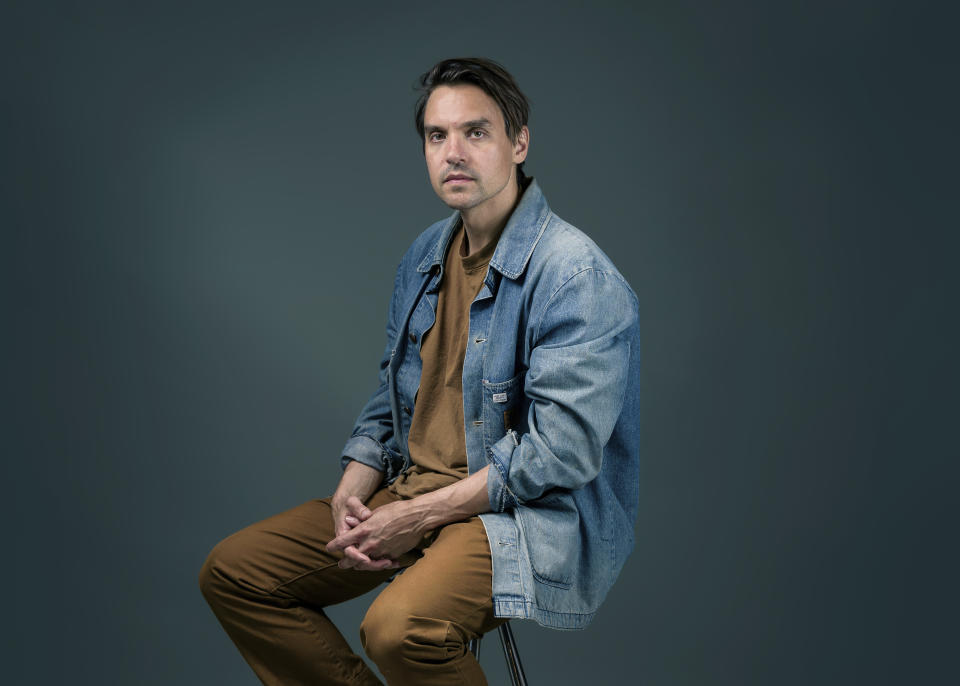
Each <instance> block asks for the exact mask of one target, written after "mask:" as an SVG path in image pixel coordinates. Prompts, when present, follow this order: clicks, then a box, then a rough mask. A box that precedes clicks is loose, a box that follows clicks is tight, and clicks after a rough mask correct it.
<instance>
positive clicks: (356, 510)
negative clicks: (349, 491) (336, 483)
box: [346, 495, 373, 521]
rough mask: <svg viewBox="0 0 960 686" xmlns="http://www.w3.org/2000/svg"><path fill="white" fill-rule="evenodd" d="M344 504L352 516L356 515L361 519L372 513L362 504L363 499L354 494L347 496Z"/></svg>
mask: <svg viewBox="0 0 960 686" xmlns="http://www.w3.org/2000/svg"><path fill="white" fill-rule="evenodd" d="M346 505H347V509H348V510H349V511H350V514H352V515H353V516H354V517H357V518H358V519H360V520H361V521H363V520H365V519H366V518H367V517H369V516H370V515H371V514H373V512H372V511H371V510H370V508H368V507H367V506H366V505H364V504H363V501H362V500H360V498H358V497H357V496H355V495H352V496H350V497H349V498H347V503H346Z"/></svg>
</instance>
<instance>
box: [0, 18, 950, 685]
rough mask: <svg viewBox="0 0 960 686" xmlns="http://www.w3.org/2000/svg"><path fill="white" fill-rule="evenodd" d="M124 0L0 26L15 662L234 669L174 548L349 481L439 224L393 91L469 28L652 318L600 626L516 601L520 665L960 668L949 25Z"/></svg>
mask: <svg viewBox="0 0 960 686" xmlns="http://www.w3.org/2000/svg"><path fill="white" fill-rule="evenodd" d="M134 5H135V3H116V4H115V5H112V6H109V5H106V4H103V3H96V2H94V3H89V2H84V3H59V4H56V5H54V4H49V3H48V4H40V3H26V2H19V3H13V4H12V5H11V4H10V3H5V5H4V9H3V10H2V15H0V16H2V18H0V32H2V33H0V38H2V41H0V45H2V48H0V50H2V51H3V53H2V54H3V59H2V67H0V69H2V72H0V73H2V79H3V81H2V93H0V97H2V112H0V121H2V124H3V127H2V128H3V148H2V158H3V162H2V164H3V180H4V182H3V201H4V205H3V214H2V228H3V236H2V237H3V246H4V247H3V249H2V255H3V262H2V267H3V279H4V281H3V308H4V309H3V319H4V321H5V326H4V333H3V346H4V347H3V361H4V376H3V379H4V381H3V388H4V393H3V396H4V421H3V446H4V459H3V465H4V484H5V486H6V487H5V489H4V491H5V496H4V498H3V501H4V508H5V510H6V512H7V514H6V516H5V517H4V524H5V526H4V532H5V538H6V539H7V540H8V541H12V546H10V547H11V552H9V553H8V554H6V555H4V558H5V564H4V565H3V567H4V577H5V583H4V586H5V589H6V594H5V596H6V603H5V605H6V607H5V610H4V613H3V616H4V618H5V622H4V625H5V626H4V627H3V628H4V634H5V636H6V638H5V639H4V641H3V650H4V652H5V653H7V652H8V654H7V655H6V656H5V657H4V659H3V662H4V665H5V666H4V670H5V678H4V681H5V682H7V683H16V684H59V683H71V684H105V683H110V684H254V683H257V681H256V679H255V677H254V676H253V674H252V672H250V671H249V670H248V668H247V666H246V665H245V663H243V661H242V660H241V658H240V657H239V653H237V652H236V650H235V648H234V647H233V645H232V644H231V643H230V641H229V640H228V639H227V637H226V635H225V634H224V633H223V632H222V630H221V629H220V627H219V624H217V622H216V620H215V619H214V617H213V615H212V613H211V612H210V610H209V609H208V608H207V606H206V604H205V603H204V601H203V599H202V597H201V595H200V593H199V590H198V588H197V581H196V579H197V573H198V571H199V568H200V565H201V563H202V562H203V560H204V558H205V556H206V554H207V552H208V551H209V549H210V548H211V547H212V546H213V545H214V544H215V543H216V542H217V541H218V540H220V539H221V538H223V537H224V536H226V535H228V534H229V533H232V532H233V531H235V530H236V529H238V528H240V527H242V526H244V525H246V524H249V523H251V522H253V521H256V520H258V519H261V518H263V517H266V516H268V515H271V514H273V513H275V512H277V511H279V510H281V509H285V508H288V507H291V506H293V505H295V504H298V503H300V502H302V501H304V500H306V499H308V498H313V497H321V496H324V495H327V494H329V492H330V491H331V490H332V488H333V487H334V485H335V483H336V480H337V478H338V476H339V465H338V458H339V450H340V448H341V446H342V444H343V442H344V441H345V439H346V438H347V437H348V436H349V432H350V429H351V427H352V423H353V420H354V418H355V416H356V414H357V412H358V411H359V410H360V408H361V406H362V405H363V403H364V402H365V400H366V398H367V397H368V395H369V394H370V393H371V392H372V391H373V389H374V387H375V384H376V371H377V367H376V365H377V361H378V358H379V354H380V352H381V350H382V347H383V325H384V319H385V314H386V307H387V302H388V298H389V296H390V288H391V285H392V276H393V271H394V268H395V266H396V264H397V262H398V260H399V258H400V256H401V254H402V253H403V251H404V250H405V248H406V247H407V245H408V244H409V243H410V241H411V240H412V239H413V238H414V237H415V236H416V235H417V234H418V233H419V232H420V231H421V230H422V229H423V228H425V227H426V226H427V225H428V224H430V223H431V222H433V221H435V220H436V219H439V218H441V217H444V216H446V215H447V214H448V213H449V210H448V209H447V208H446V207H445V206H443V205H442V204H441V203H440V202H439V201H438V200H437V198H436V197H435V195H434V194H433V192H432V190H431V189H430V186H429V184H428V181H427V177H426V173H425V169H424V165H423V159H422V155H421V151H420V147H419V146H420V144H419V141H418V140H417V138H416V135H415V133H414V130H413V126H412V105H413V101H414V97H415V96H414V93H413V91H412V90H411V86H412V84H413V83H414V80H415V78H416V77H417V75H419V74H420V73H421V72H422V71H424V70H425V69H427V68H428V67H430V66H431V65H432V64H433V63H434V62H436V61H437V60H439V59H441V58H444V57H450V56H458V55H473V54H479V55H485V56H489V57H492V58H494V59H497V60H499V61H501V62H503V63H504V64H505V65H506V66H507V67H508V68H509V69H511V70H512V71H513V73H514V74H515V75H516V77H517V79H518V81H519V83H520V84H521V86H522V87H523V88H524V90H525V91H526V92H527V94H528V96H529V97H530V100H531V102H532V117H531V122H530V126H531V130H532V145H531V152H530V157H529V161H528V163H527V165H526V166H527V169H528V172H529V173H531V174H532V175H534V176H535V177H536V178H537V179H538V181H539V182H540V184H541V186H542V188H543V189H544V192H545V194H546V196H547V199H548V201H549V202H550V203H551V205H552V207H553V209H554V210H555V211H556V212H557V213H558V214H559V215H560V216H562V217H563V218H565V219H567V220H568V221H570V222H572V223H573V224H575V225H577V226H578V227H580V228H582V229H584V230H585V231H586V232H587V233H589V234H590V235H591V236H593V237H594V239H595V240H596V241H597V243H598V244H599V245H600V246H601V247H602V248H603V249H604V250H605V251H606V252H607V253H608V254H609V255H610V256H611V257H612V258H613V260H614V262H615V263H616V264H617V266H618V267H619V268H620V270H621V271H622V272H623V274H624V275H625V276H626V278H627V279H628V280H629V282H630V283H631V284H632V285H633V287H634V289H635V290H636V292H637V294H638V295H639V298H640V307H641V318H642V322H643V342H644V348H643V353H644V355H645V366H644V372H643V374H644V388H645V395H644V411H643V420H642V422H643V454H642V460H643V468H642V483H641V501H640V514H639V518H638V521H637V525H636V538H637V546H636V549H635V552H634V554H633V555H632V557H631V559H630V560H629V563H628V565H627V567H626V569H625V571H624V573H623V576H622V577H621V579H620V581H619V582H618V583H617V585H616V587H615V588H614V589H613V591H612V594H611V596H610V597H609V598H608V600H607V602H606V604H605V606H604V607H603V608H602V610H601V612H600V613H599V615H598V617H597V619H596V621H595V622H594V624H593V625H592V626H590V627H589V629H588V630H586V631H584V632H573V633H566V632H556V631H551V630H547V629H542V628H539V627H537V626H536V625H534V624H532V623H527V622H521V623H517V624H518V626H517V627H516V632H517V634H518V639H519V642H520V646H521V649H522V655H523V659H524V662H525V664H526V666H527V668H528V672H529V674H530V676H531V681H532V683H534V684H546V683H559V684H576V683H594V684H614V683H640V684H663V685H673V684H738V685H740V684H811V683H818V684H819V683H839V684H849V683H878V682H884V683H898V684H899V683H933V682H934V681H949V679H948V678H945V677H946V675H947V673H948V671H950V670H953V671H954V672H955V667H956V662H955V659H954V658H951V657H950V653H949V651H951V650H952V651H955V649H956V645H957V638H958V637H957V630H956V624H955V621H954V620H953V619H952V617H951V613H953V612H954V611H955V609H956V605H955V600H956V597H955V595H954V593H953V591H952V590H951V589H952V587H953V586H954V584H955V577H954V575H955V574H956V573H957V566H956V561H957V560H956V552H955V551H956V527H955V524H956V521H955V520H952V521H951V520H950V519H949V518H948V505H950V504H951V503H950V501H951V500H955V499H956V496H955V487H956V485H957V481H956V480H955V478H954V477H955V472H953V471H952V470H951V469H949V468H950V467H951V466H952V464H953V463H954V462H955V460H956V457H957V450H956V441H955V438H954V435H953V434H954V430H953V429H951V428H950V426H951V423H955V421H956V415H957V402H956V381H957V375H956V366H955V364H953V362H952V360H950V359H949V357H948V353H951V352H952V351H953V346H954V342H953V341H952V339H953V338H955V336H954V334H955V322H956V304H955V300H956V295H957V290H956V289H955V288H954V287H953V284H952V277H950V276H949V274H950V269H951V268H952V265H953V264H954V263H955V255H956V248H957V241H956V240H955V239H954V237H953V234H954V233H955V232H956V229H957V222H956V217H955V215H953V216H951V214H950V213H949V212H948V210H950V209H952V207H951V206H950V205H951V204H952V203H953V202H954V201H953V200H950V198H951V197H952V194H955V193H956V187H957V183H956V182H957V174H956V169H955V166H954V165H955V159H956V158H955V157H953V156H952V155H953V152H954V151H955V144H956V135H955V133H954V130H955V128H956V121H957V119H956V114H957V113H956V99H955V98H956V96H955V90H956V76H957V60H956V53H955V50H954V43H955V40H956V37H955V35H954V27H955V25H956V24H955V21H954V20H955V19H956V17H952V16H948V14H947V13H946V12H942V11H936V10H935V8H934V7H932V6H930V7H924V6H922V5H919V6H918V5H912V7H913V9H911V10H910V11H909V13H907V12H906V11H905V10H904V9H903V8H902V7H900V6H898V5H894V4H888V3H883V2H871V3H857V4H852V3H842V2H841V3H822V4H816V3H814V4H811V3H799V2H798V3H788V4H784V3H769V2H762V1H760V0H757V1H756V2H746V3H743V2H733V3H710V2H702V3H699V4H685V3H677V2H637V3H610V2H592V3H589V5H588V4H587V3H577V2H540V3H522V4H513V3H507V4H498V3H493V2H490V3H484V4H479V5H474V4H469V3H387V2H380V3H364V2H358V3H353V4H351V5H350V7H349V9H348V8H347V7H346V4H344V5H343V6H337V7H334V6H328V5H325V4H321V3H263V2H256V3H252V2H211V3H203V5H202V6H199V4H198V5H196V6H195V5H193V4H190V3H183V4H174V3H153V4H152V6H140V7H135V6H134ZM368 602H369V598H363V599H360V600H358V601H355V602H351V603H348V604H346V605H343V606H339V607H337V608H335V609H334V610H333V611H332V612H331V614H332V615H333V617H334V618H335V619H336V620H337V621H338V622H339V624H340V626H341V627H342V628H343V630H344V633H345V634H346V635H347V636H348V637H349V639H350V640H351V641H352V642H353V644H354V645H355V646H358V643H359V641H358V638H357V628H358V625H359V621H360V618H361V617H362V615H363V612H364V610H365V608H366V606H367V604H368ZM501 663H502V659H501V657H500V655H499V648H498V647H497V643H496V640H495V639H494V638H493V637H490V638H489V639H488V640H487V641H486V643H485V650H484V659H483V664H484V667H485V669H487V671H488V673H489V675H490V679H491V683H493V684H499V683H505V682H504V678H505V677H504V671H503V668H502V664H501ZM11 670H12V673H13V676H12V677H9V678H8V677H7V675H9V674H10V671H11ZM954 678H956V677H954Z"/></svg>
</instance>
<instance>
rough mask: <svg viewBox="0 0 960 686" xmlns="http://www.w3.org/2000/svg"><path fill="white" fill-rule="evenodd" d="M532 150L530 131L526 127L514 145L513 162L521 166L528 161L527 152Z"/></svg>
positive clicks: (522, 129) (518, 135)
mask: <svg viewBox="0 0 960 686" xmlns="http://www.w3.org/2000/svg"><path fill="white" fill-rule="evenodd" d="M529 149H530V129H528V128H527V127H526V126H524V127H523V128H521V129H520V132H519V133H518V134H517V141H516V142H515V143H514V144H513V161H514V163H516V164H520V163H521V162H523V161H524V160H525V159H527V151H528V150H529Z"/></svg>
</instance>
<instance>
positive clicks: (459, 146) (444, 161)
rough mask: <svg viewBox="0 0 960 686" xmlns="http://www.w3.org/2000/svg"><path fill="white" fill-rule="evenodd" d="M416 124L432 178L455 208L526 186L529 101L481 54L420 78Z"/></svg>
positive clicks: (453, 61) (439, 66)
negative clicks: (510, 185)
mask: <svg viewBox="0 0 960 686" xmlns="http://www.w3.org/2000/svg"><path fill="white" fill-rule="evenodd" d="M420 85H421V96H420V99H419V100H418V101H417V105H416V110H415V125H416V128H417V133H418V134H419V135H420V138H421V141H422V142H423V146H424V156H425V157H426V162H427V169H428V172H429V174H430V181H431V184H432V185H433V187H434V190H435V191H436V192H437V195H439V196H440V198H441V199H442V200H443V201H444V202H446V203H447V204H448V205H450V206H451V207H455V208H458V209H468V208H472V207H475V206H476V205H478V204H480V203H483V202H485V201H486V200H488V199H490V198H492V197H494V196H496V195H498V194H499V193H500V191H501V190H503V189H504V187H505V186H506V184H507V183H508V182H510V181H513V183H515V184H521V183H522V180H523V178H524V176H523V161H524V160H525V159H526V155H527V147H528V145H529V140H530V132H529V129H528V128H527V125H526V124H527V117H528V114H529V105H528V104H527V99H526V97H524V95H523V93H521V92H520V89H519V88H518V87H517V84H516V82H515V81H514V80H513V77H512V76H510V74H509V73H508V72H507V71H506V70H505V69H504V68H503V67H501V66H500V65H498V64H497V63H495V62H492V61H490V60H486V59H481V58H457V59H449V60H444V61H442V62H439V63H438V64H437V65H435V66H434V67H433V68H432V69H430V70H429V71H428V72H426V73H425V74H423V76H421V77H420Z"/></svg>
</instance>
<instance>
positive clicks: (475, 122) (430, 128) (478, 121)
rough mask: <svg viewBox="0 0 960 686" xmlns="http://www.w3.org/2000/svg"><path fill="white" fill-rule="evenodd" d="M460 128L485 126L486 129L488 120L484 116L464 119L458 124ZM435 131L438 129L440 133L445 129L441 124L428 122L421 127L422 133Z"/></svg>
mask: <svg viewBox="0 0 960 686" xmlns="http://www.w3.org/2000/svg"><path fill="white" fill-rule="evenodd" d="M460 128H461V129H476V128H487V129H489V128H490V120H489V119H487V118H485V117H483V118H480V119H471V120H470V121H465V122H463V124H461V125H460ZM435 131H439V132H441V133H442V132H443V131H446V129H445V128H443V127H442V126H434V125H431V124H428V125H427V126H424V127H423V132H424V133H434V132H435Z"/></svg>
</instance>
